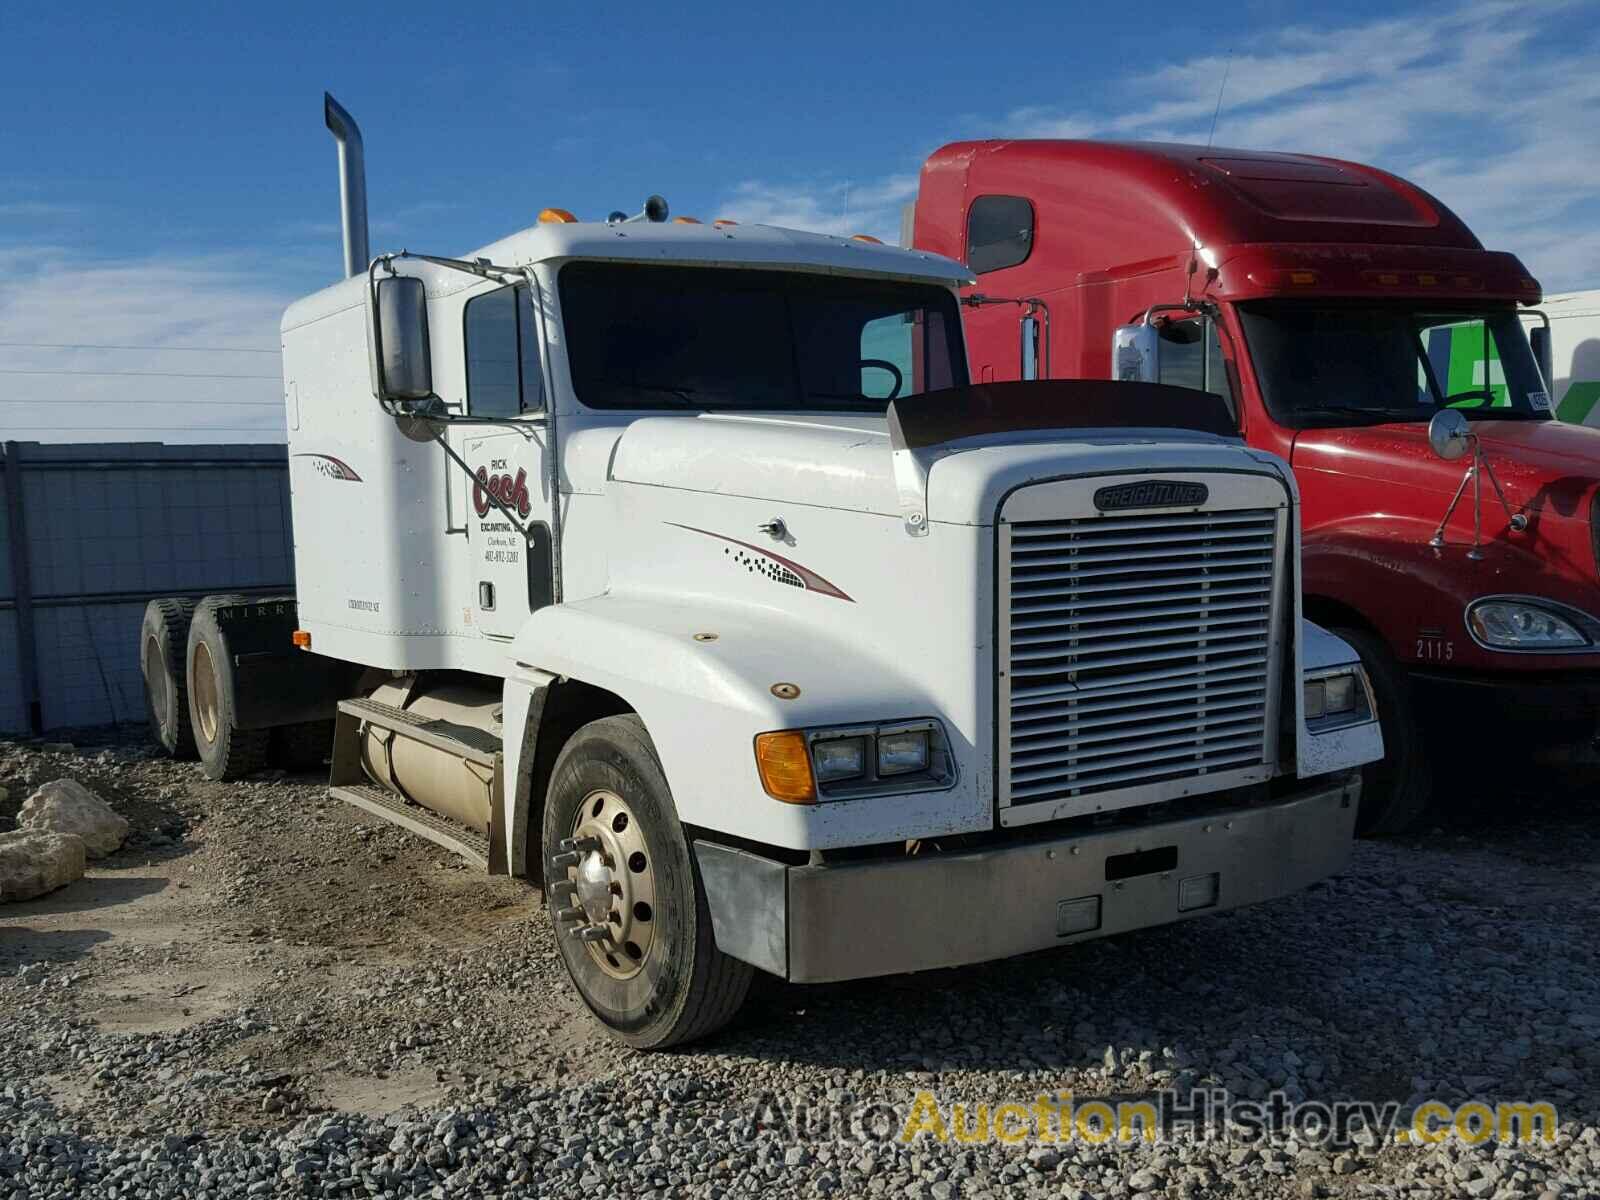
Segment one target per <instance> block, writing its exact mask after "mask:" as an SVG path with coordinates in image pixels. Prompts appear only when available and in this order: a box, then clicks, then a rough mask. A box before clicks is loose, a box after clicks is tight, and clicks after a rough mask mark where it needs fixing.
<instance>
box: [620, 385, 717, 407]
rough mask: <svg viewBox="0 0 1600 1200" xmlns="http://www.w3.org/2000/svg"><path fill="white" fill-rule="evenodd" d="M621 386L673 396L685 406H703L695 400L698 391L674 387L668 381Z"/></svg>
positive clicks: (636, 390) (637, 390)
mask: <svg viewBox="0 0 1600 1200" xmlns="http://www.w3.org/2000/svg"><path fill="white" fill-rule="evenodd" d="M622 386H623V387H625V388H627V389H629V390H630V391H634V392H659V393H661V394H663V395H667V396H675V397H677V398H678V399H679V400H681V401H682V402H683V406H684V407H685V408H705V407H706V406H705V405H704V404H701V403H699V402H697V401H696V400H695V398H694V397H695V396H697V395H698V394H699V393H698V392H696V391H695V389H694V388H686V387H674V386H673V385H672V384H669V383H625V384H623V385H622Z"/></svg>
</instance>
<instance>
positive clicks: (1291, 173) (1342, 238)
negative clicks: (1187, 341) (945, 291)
mask: <svg viewBox="0 0 1600 1200" xmlns="http://www.w3.org/2000/svg"><path fill="white" fill-rule="evenodd" d="M946 172H952V173H955V174H958V175H960V176H962V177H963V182H964V184H965V191H966V194H967V196H968V197H969V198H970V197H972V196H977V195H983V194H985V193H992V192H1003V191H1004V185H1005V183H1006V181H1008V180H1012V179H1030V180H1034V181H1037V180H1039V179H1041V178H1051V179H1054V180H1057V181H1059V187H1060V189H1061V190H1063V191H1064V193H1065V194H1067V195H1070V196H1071V197H1072V198H1073V201H1074V204H1075V206H1077V207H1078V208H1080V210H1087V211H1091V212H1092V211H1098V210H1100V206H1101V205H1102V204H1108V205H1110V206H1111V208H1110V211H1111V212H1114V213H1116V214H1117V219H1116V221H1115V223H1114V224H1115V225H1116V226H1117V227H1118V228H1119V229H1126V230H1128V231H1129V233H1130V234H1132V233H1133V232H1134V231H1140V232H1142V233H1143V235H1144V237H1145V239H1147V240H1148V239H1149V238H1150V236H1151V235H1152V234H1156V233H1158V231H1170V233H1171V234H1172V235H1176V236H1178V237H1180V238H1183V239H1184V240H1185V241H1186V243H1187V245H1193V244H1194V243H1195V242H1199V243H1200V244H1201V245H1240V244H1246V243H1258V242H1324V243H1328V242H1335V243H1336V242H1364V243H1397V244H1406V245H1427V246H1440V247H1452V248H1457V249H1467V250H1481V249H1482V248H1483V247H1482V243H1480V242H1479V241H1478V239H1477V238H1476V237H1475V236H1474V235H1473V233H1472V231H1471V230H1470V229H1468V228H1467V226H1466V224H1465V222H1463V221H1462V220H1461V219H1460V218H1459V217H1457V216H1456V215H1455V213H1453V212H1451V211H1450V210H1449V209H1448V208H1446V207H1445V206H1444V205H1443V204H1442V203H1440V201H1439V200H1438V199H1437V198H1435V197H1434V196H1432V195H1430V194H1429V193H1427V192H1425V191H1423V190H1422V189H1421V188H1419V187H1417V186H1416V185H1415V184H1412V183H1409V182H1407V181H1406V180H1404V179H1401V178H1400V177H1399V176H1398V175H1391V174H1389V173H1388V172H1387V171H1380V170H1378V169H1377V168H1376V167H1369V166H1366V165H1364V164H1362V163H1356V162H1349V161H1346V160H1344V159H1337V158H1324V157H1322V156H1320V155H1312V154H1283V153H1277V152H1272V151H1264V150H1232V149H1227V148H1224V147H1220V146H1189V145H1179V144H1175V143H1167V142H1094V141H1071V140H1053V139H1040V140H1016V139H995V140H990V141H970V142H952V143H950V144H949V145H947V146H943V147H941V148H940V149H939V150H937V151H935V152H934V154H933V155H932V157H930V158H929V159H928V161H927V164H926V165H925V166H924V168H923V178H924V186H925V187H926V184H927V181H928V177H929V176H930V175H934V176H937V175H940V174H944V173H946ZM1052 190H1056V189H1052ZM1023 194H1027V193H1023ZM1136 257H1137V256H1136Z"/></svg>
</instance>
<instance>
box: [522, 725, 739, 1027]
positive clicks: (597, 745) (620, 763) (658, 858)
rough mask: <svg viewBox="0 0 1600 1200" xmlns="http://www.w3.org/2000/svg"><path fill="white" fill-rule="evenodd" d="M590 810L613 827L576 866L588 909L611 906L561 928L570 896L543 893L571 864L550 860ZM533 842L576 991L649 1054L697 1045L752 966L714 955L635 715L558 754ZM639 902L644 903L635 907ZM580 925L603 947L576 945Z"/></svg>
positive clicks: (686, 858)
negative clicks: (598, 934) (540, 850)
mask: <svg viewBox="0 0 1600 1200" xmlns="http://www.w3.org/2000/svg"><path fill="white" fill-rule="evenodd" d="M596 814H599V815H600V816H601V817H603V818H604V821H603V828H602V827H596V828H601V831H602V833H603V832H604V831H605V830H611V829H615V830H616V831H617V837H616V839H615V840H613V839H611V838H610V836H609V835H606V840H605V841H604V843H603V846H602V848H601V849H599V850H592V851H590V852H589V853H588V854H587V855H586V857H585V861H584V864H583V866H584V867H592V868H593V869H594V870H595V871H596V872H597V874H596V875H595V876H593V878H594V880H595V881H596V883H597V884H599V885H600V886H599V887H598V888H597V889H596V890H595V891H593V892H591V895H592V896H594V897H596V898H597V899H595V900H594V901H593V902H594V903H596V904H600V905H604V906H612V908H611V914H610V915H609V917H608V918H607V919H606V920H605V921H604V922H602V921H600V920H597V919H596V918H595V917H594V916H593V914H591V915H590V916H586V917H585V918H584V919H583V921H582V922H568V921H563V920H561V919H560V918H559V915H558V914H559V913H560V911H561V910H562V909H566V908H572V907H576V906H577V905H578V903H579V900H578V898H577V897H575V896H568V895H565V894H563V892H564V890H565V889H559V888H558V889H557V890H556V891H554V892H552V890H551V888H552V885H556V884H560V883H562V882H564V881H565V882H568V883H571V882H573V881H575V880H577V879H578V878H579V875H580V869H581V868H580V867H565V866H563V867H557V866H555V865H553V864H551V863H550V857H551V855H553V854H555V853H558V852H559V848H560V844H561V842H562V841H563V840H566V839H569V838H573V837H574V836H575V835H576V834H578V833H579V831H580V830H585V829H589V828H590V825H589V824H586V822H589V821H591V819H593V818H594V817H595V815H596ZM542 845H543V847H544V855H545V861H546V870H545V878H546V881H547V882H546V893H547V896H549V897H550V899H549V903H548V904H547V905H546V907H547V909H548V910H549V912H550V915H551V921H552V923H553V925H554V927H555V932H556V945H557V947H558V948H559V950H560V953H561V957H562V959H563V960H564V961H565V962H566V965H567V973H568V974H569V975H570V976H571V977H572V982H573V983H574V984H575V985H576V986H577V989H578V994H579V995H580V996H582V997H583V1001H584V1003H585V1004H587V1005H588V1006H589V1010H590V1011H591V1012H593V1013H594V1015H595V1016H596V1017H598V1018H599V1019H600V1021H601V1023H602V1024H603V1025H605V1026H606V1028H607V1029H609V1030H610V1031H611V1033H612V1034H613V1035H614V1036H616V1037H617V1038H618V1039H620V1040H621V1041H623V1042H626V1043H627V1044H628V1045H630V1046H633V1047H636V1048H638V1049H641V1050H659V1049H664V1048H665V1047H668V1046H675V1045H681V1044H682V1043H684V1042H690V1041H694V1040H695V1039H696V1038H702V1037H705V1036H706V1035H708V1034H710V1033H713V1032H714V1031H716V1030H718V1029H720V1028H722V1027H723V1026H724V1025H726V1024H727V1023H728V1022H729V1021H731V1020H732V1019H733V1018H734V1016H735V1014H737V1013H738V1011H739V1007H740V1005H742V1004H743V1003H744V998H745V994H746V993H747V992H748V991H749V989H750V977H751V974H752V973H753V969H752V968H751V967H750V966H749V964H747V963H743V962H740V961H738V960H737V959H734V958H730V957H728V956H727V955H726V954H723V953H722V952H721V951H720V950H718V949H717V945H716V941H715V939H714V938H713V936H712V932H711V914H710V911H709V910H708V909H707V907H706V898H705V890H704V888H703V887H702V886H701V882H700V872H699V869H698V868H697V866H696V865H695V861H694V854H693V852H692V851H691V849H690V847H689V843H688V840H687V839H686V838H685V837H684V833H683V827H682V826H681V825H680V824H679V823H678V816H677V810H676V808H675V807H674V806H673V803H672V794H671V792H670V791H669V790H668V788H667V781H666V776H665V775H664V774H663V773H662V770H661V763H660V760H659V759H658V758H657V757H656V752H655V746H654V745H653V744H652V743H651V741H650V735H649V734H648V733H647V732H646V731H645V727H644V722H642V721H641V720H640V719H639V718H638V717H637V716H634V715H633V714H631V713H629V714H625V715H623V716H616V717H606V718H604V719H602V720H599V721H591V722H590V723H589V724H587V725H585V726H583V727H582V728H580V729H579V730H578V731H577V732H576V733H574V734H573V735H572V738H571V739H570V740H569V741H568V742H567V744H566V746H565V747H563V749H562V751H561V754H560V756H559V757H558V758H557V759H556V765H555V770H554V772H553V773H552V775H551V779H550V789H549V793H548V796H547V799H546V802H545V809H544V823H543V839H542ZM624 872H627V874H624ZM607 880H610V881H612V894H615V895H619V900H618V901H616V902H615V904H614V903H613V901H612V900H610V899H609V898H606V896H607V893H606V889H605V886H604V885H605V883H606V881H607ZM636 889H637V890H636ZM641 895H647V896H648V897H649V898H650V902H649V903H647V904H643V905H642V906H641V902H640V901H639V900H638V899H637V897H638V896H641ZM618 906H626V907H627V908H628V909H629V911H628V912H627V913H624V912H622V911H620V907H618ZM641 918H642V919H641ZM591 921H592V922H593V924H592V925H591V924H590V922H591ZM581 925H590V927H591V928H599V927H602V925H603V927H604V928H606V929H608V930H612V931H614V935H615V940H612V934H610V933H608V935H607V938H606V939H605V940H601V941H596V942H585V941H581V940H580V939H579V938H578V937H577V936H576V929H577V928H579V927H580V926H581Z"/></svg>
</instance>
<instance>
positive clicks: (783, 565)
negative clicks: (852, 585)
mask: <svg viewBox="0 0 1600 1200" xmlns="http://www.w3.org/2000/svg"><path fill="white" fill-rule="evenodd" d="M665 524H667V525H671V526H672V527H673V528H675V529H687V530H688V531H689V532H690V533H698V534H703V535H704V536H706V537H709V538H716V539H717V540H718V541H719V542H728V543H730V544H732V545H735V546H742V547H743V548H744V549H745V550H748V551H750V553H751V554H753V555H755V557H754V558H753V559H752V558H750V557H749V556H748V555H743V554H739V555H735V554H733V552H732V551H731V550H724V551H723V553H724V554H727V555H729V556H731V557H732V558H733V559H734V561H735V562H736V563H737V564H738V565H739V566H742V567H744V568H745V569H746V570H747V571H752V572H755V571H759V572H760V573H761V574H763V575H765V576H767V577H768V578H769V579H771V580H773V581H774V582H777V583H786V584H788V585H789V586H790V587H797V588H800V589H801V590H802V591H807V592H817V593H818V594H820V595H823V596H832V597H833V598H834V599H836V600H844V601H846V602H848V603H850V604H854V603H855V600H854V599H852V598H851V597H850V596H849V595H847V594H846V593H845V592H844V591H842V590H841V589H839V588H837V587H835V586H834V585H833V584H832V583H830V582H829V581H828V580H826V579H824V578H823V577H822V576H821V575H818V574H817V573H816V572H815V571H813V570H811V569H810V568H809V567H802V566H801V565H800V564H799V563H797V562H795V561H794V560H793V559H790V558H785V557H784V556H783V555H781V554H774V553H773V552H772V551H771V550H765V549H763V548H762V547H760V546H753V545H751V544H750V543H749V542H741V541H740V540H739V539H738V538H731V537H728V536H727V535H726V534H722V533H713V532H711V530H709V529H696V528H695V527H694V526H693V525H679V524H678V523H677V522H676V521H667V522H665ZM763 560H764V561H763ZM768 564H770V565H768Z"/></svg>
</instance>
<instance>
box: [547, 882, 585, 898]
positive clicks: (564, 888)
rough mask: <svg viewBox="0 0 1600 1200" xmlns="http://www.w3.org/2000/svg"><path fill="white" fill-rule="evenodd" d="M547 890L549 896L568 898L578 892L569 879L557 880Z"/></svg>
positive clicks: (576, 886) (574, 884)
mask: <svg viewBox="0 0 1600 1200" xmlns="http://www.w3.org/2000/svg"><path fill="white" fill-rule="evenodd" d="M548 890H549V892H550V895H551V896H558V897H568V896H571V895H572V894H573V893H574V892H576V891H577V890H578V885H577V884H576V883H574V882H572V880H570V879H558V880H556V881H555V882H554V883H552V884H551V885H550V887H549V889H548Z"/></svg>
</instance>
